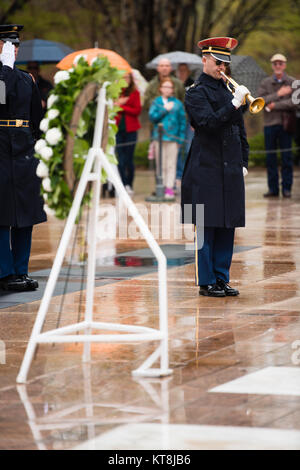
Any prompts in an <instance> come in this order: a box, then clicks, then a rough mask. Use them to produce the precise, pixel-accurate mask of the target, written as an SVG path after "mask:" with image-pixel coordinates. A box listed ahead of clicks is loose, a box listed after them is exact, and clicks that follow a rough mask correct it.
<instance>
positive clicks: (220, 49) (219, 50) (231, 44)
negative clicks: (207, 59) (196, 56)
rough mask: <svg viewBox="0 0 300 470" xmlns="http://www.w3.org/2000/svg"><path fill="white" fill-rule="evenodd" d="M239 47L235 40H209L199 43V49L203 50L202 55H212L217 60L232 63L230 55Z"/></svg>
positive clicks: (226, 38) (225, 38)
mask: <svg viewBox="0 0 300 470" xmlns="http://www.w3.org/2000/svg"><path fill="white" fill-rule="evenodd" d="M237 45H238V41H237V39H234V38H228V37H224V38H208V39H203V41H199V42H198V47H200V49H202V54H211V55H212V56H213V57H214V58H215V59H216V60H222V62H230V61H231V58H230V54H231V51H232V50H233V49H235V48H236V46H237Z"/></svg>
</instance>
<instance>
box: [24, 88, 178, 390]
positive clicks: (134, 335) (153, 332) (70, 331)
mask: <svg viewBox="0 0 300 470" xmlns="http://www.w3.org/2000/svg"><path fill="white" fill-rule="evenodd" d="M107 84H108V83H106V84H104V85H103V86H102V88H101V90H100V92H99V95H98V105H97V114H96V124H95V133H94V139H93V146H92V147H91V148H90V150H89V153H88V157H87V160H86V163H85V166H84V169H83V172H82V175H81V178H80V181H79V184H78V188H77V191H76V195H75V198H74V201H73V204H72V207H71V210H70V213H69V216H68V219H67V222H66V226H65V229H64V233H63V235H62V238H61V241H60V244H59V247H58V250H57V254H56V257H55V260H54V263H53V266H52V269H51V273H50V276H49V279H48V282H47V285H46V289H45V292H44V295H43V298H42V301H41V304H40V308H39V311H38V314H37V318H36V321H35V324H34V327H33V330H32V333H31V336H30V339H29V343H28V345H27V349H26V352H25V355H24V358H23V362H22V365H21V368H20V371H19V374H18V376H17V383H26V380H27V374H28V371H29V368H30V365H31V362H32V359H33V356H34V353H35V350H36V347H37V345H38V344H39V343H78V342H79V343H80V342H82V343H84V351H83V361H84V362H88V361H89V360H90V355H91V351H90V344H91V343H92V342H96V343H103V342H110V343H130V342H138V341H158V342H159V346H158V347H157V348H156V349H155V351H154V352H153V353H152V354H151V355H150V356H149V357H148V358H147V359H146V360H145V361H144V363H143V364H142V365H141V366H140V367H138V369H136V370H134V371H132V374H133V376H136V377H162V376H166V375H170V374H171V373H172V370H171V369H169V359H168V311H167V263H166V257H165V255H164V254H163V252H162V250H161V249H160V247H159V245H158V243H157V242H156V240H155V239H154V237H153V235H152V233H151V232H150V230H149V228H148V226H147V224H146V223H145V221H144V219H143V218H142V217H141V215H140V214H139V212H138V210H137V208H136V206H135V204H134V203H133V202H132V200H131V198H130V197H129V195H128V194H127V192H126V190H125V188H124V186H123V184H122V182H121V180H120V178H119V176H118V175H117V174H116V173H115V171H114V169H113V167H112V166H111V164H110V163H109V161H108V159H107V157H106V155H105V153H104V152H103V149H102V148H101V138H102V132H103V124H104V112H105V106H106V85H107ZM102 167H103V168H104V170H105V171H106V173H107V175H108V176H109V177H110V180H111V182H112V183H113V184H114V186H115V188H116V190H117V192H118V194H119V198H120V199H121V200H122V202H123V203H124V205H125V206H126V207H127V209H128V212H129V214H130V215H131V216H132V218H133V219H134V221H135V222H136V224H137V226H138V228H139V229H140V231H141V233H142V235H143V236H144V238H145V239H146V241H147V242H148V245H149V247H150V248H151V250H152V251H153V253H154V255H155V257H156V258H157V261H158V282H159V329H153V328H148V327H145V326H135V325H134V326H132V325H124V324H115V323H106V322H95V321H93V305H94V290H95V272H96V222H97V209H98V204H99V199H100V189H101V169H102ZM89 182H92V185H93V206H92V215H91V220H90V244H89V248H88V274H87V293H86V306H85V319H84V321H82V322H79V323H76V324H73V325H68V326H65V327H61V328H57V329H54V330H50V331H46V332H44V333H42V332H41V331H42V328H43V325H44V322H45V318H46V315H47V311H48V307H49V303H50V301H51V298H52V295H53V292H54V288H55V285H56V282H57V278H58V275H59V272H60V270H61V266H62V263H63V259H64V256H65V253H66V250H67V247H68V244H69V241H70V238H71V234H72V229H73V227H74V225H75V221H76V217H77V215H78V213H79V210H80V205H81V201H82V199H83V196H84V193H85V189H86V187H87V185H88V184H89ZM92 330H109V331H119V332H120V333H121V334H95V335H94V334H92ZM79 331H84V334H75V333H76V332H79ZM157 360H159V361H160V367H159V368H153V367H152V365H153V364H154V363H155V362H156V361H157Z"/></svg>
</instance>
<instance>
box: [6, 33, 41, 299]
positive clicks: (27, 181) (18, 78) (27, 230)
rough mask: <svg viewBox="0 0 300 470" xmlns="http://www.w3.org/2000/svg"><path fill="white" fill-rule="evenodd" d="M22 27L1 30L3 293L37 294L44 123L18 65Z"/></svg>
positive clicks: (36, 94)
mask: <svg viewBox="0 0 300 470" xmlns="http://www.w3.org/2000/svg"><path fill="white" fill-rule="evenodd" d="M22 28H23V26H22V25H0V81H1V85H2V86H1V91H2V96H1V97H0V98H1V99H0V103H1V104H0V287H1V288H2V289H4V290H12V291H25V290H34V289H36V288H37V287H38V282H37V281H36V280H34V279H31V278H30V277H29V276H28V263H29V257H30V250H31V236H32V226H33V225H35V224H38V223H40V222H44V221H46V214H45V212H44V210H43V199H42V197H41V195H40V181H41V180H40V178H38V176H37V175H36V167H37V165H38V160H37V159H36V158H35V157H34V144H35V139H36V138H37V137H38V133H39V123H40V120H41V117H42V106H41V99H40V95H39V92H38V89H37V86H36V84H35V82H34V80H33V78H32V76H31V75H30V74H29V73H27V72H24V71H21V70H19V69H17V68H16V67H15V65H14V63H15V59H16V57H17V54H18V48H19V44H20V39H19V31H20V30H21V29H22Z"/></svg>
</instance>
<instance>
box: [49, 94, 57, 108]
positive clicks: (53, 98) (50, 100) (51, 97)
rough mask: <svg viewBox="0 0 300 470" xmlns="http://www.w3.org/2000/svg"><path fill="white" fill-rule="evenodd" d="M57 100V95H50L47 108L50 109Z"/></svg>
mask: <svg viewBox="0 0 300 470" xmlns="http://www.w3.org/2000/svg"><path fill="white" fill-rule="evenodd" d="M57 100H58V96H57V95H50V96H49V98H48V99H47V108H48V109H49V108H51V107H52V106H53V105H54V103H55V102H56V101H57Z"/></svg>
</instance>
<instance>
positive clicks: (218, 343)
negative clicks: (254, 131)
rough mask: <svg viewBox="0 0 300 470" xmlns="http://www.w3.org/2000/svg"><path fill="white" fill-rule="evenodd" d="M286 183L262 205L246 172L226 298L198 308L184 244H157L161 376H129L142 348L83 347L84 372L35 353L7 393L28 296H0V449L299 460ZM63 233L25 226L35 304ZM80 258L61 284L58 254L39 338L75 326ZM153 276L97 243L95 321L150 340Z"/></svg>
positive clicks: (294, 213)
mask: <svg viewBox="0 0 300 470" xmlns="http://www.w3.org/2000/svg"><path fill="white" fill-rule="evenodd" d="M151 182H152V178H151V177H149V172H146V171H145V172H138V174H137V181H136V188H135V190H136V191H135V198H136V200H137V202H139V201H144V198H145V196H146V195H148V194H150V193H151V186H150V185H151ZM299 183H300V172H299V171H296V172H295V183H294V189H293V196H292V198H291V199H290V200H283V199H278V200H274V201H266V200H265V199H263V197H262V194H263V192H265V185H266V178H265V174H264V172H259V171H254V170H251V171H250V172H249V175H248V177H247V179H246V185H247V186H246V193H247V226H246V228H243V229H238V230H237V232H236V240H235V242H236V250H235V253H234V256H233V264H232V269H231V283H232V285H233V286H237V287H238V289H239V290H240V292H241V294H240V296H239V297H238V298H224V299H214V298H203V297H200V296H199V295H198V289H197V288H196V287H195V285H194V254H193V251H192V250H186V243H187V240H185V239H182V240H180V241H179V240H178V239H177V240H174V239H172V238H170V239H168V240H165V239H159V240H158V242H159V244H160V245H161V246H162V247H163V250H165V253H166V256H167V259H168V271H167V272H168V326H169V356H170V367H171V368H172V369H173V374H172V375H171V376H170V377H165V378H162V379H158V378H156V379H153V378H152V379H151V378H150V379H136V378H133V377H132V375H131V372H132V370H134V369H136V368H137V367H138V366H139V365H140V364H141V362H143V360H144V359H145V358H146V357H148V355H149V354H151V353H152V352H153V344H151V343H138V342H137V343H132V344H118V343H99V344H96V343H95V344H93V345H92V360H91V362H89V363H87V364H82V350H83V346H82V344H80V343H70V344H54V345H52V344H49V345H46V344H44V345H40V346H39V349H38V353H37V355H36V358H35V360H34V361H33V364H32V367H31V369H30V374H29V381H28V383H27V384H26V385H22V386H18V387H17V386H16V376H17V373H18V371H19V367H20V364H21V361H22V359H23V355H24V352H25V348H26V345H27V341H28V338H29V336H30V333H31V331H32V327H33V324H34V321H35V318H36V313H37V310H38V307H39V305H40V295H41V294H40V291H37V292H36V293H35V294H36V298H34V297H31V295H32V293H25V294H24V295H22V299H20V298H19V299H17V298H14V297H13V296H10V295H7V296H6V297H5V296H4V295H3V296H1V297H0V306H1V309H0V345H2V349H1V347H0V448H1V449H71V448H97V449H133V448H136V449H145V448H153V447H154V448H159V449H174V448H182V449H203V448H204V449H210V448H211V449H220V448H231V449H240V448H241V449H249V448H254V449H255V448H262V449H268V448H270V449H281V448H282V449H299V447H300V445H299V443H300V439H299V432H300V425H299V423H300V409H299V395H300V390H299V394H298V392H297V390H298V386H297V384H298V383H299V382H298V381H299V371H300V369H299V365H300V354H299V351H300V335H299V331H300V276H299V268H300V212H299V207H300V184H299ZM111 203H112V204H114V201H113V200H112V201H111ZM63 225H64V224H63V222H61V221H57V220H55V219H53V218H50V219H49V221H48V223H47V224H41V225H39V226H36V227H35V230H34V239H33V251H32V257H31V264H30V271H31V273H35V275H36V276H37V278H38V279H39V282H40V283H41V291H42V290H43V288H44V286H45V282H46V280H47V277H48V275H49V270H50V268H51V266H52V263H53V259H54V255H55V252H56V249H57V245H58V242H59V240H60V238H61V234H62V229H63ZM188 242H189V243H190V240H188ZM82 246H83V245H82V244H81V245H80V244H78V246H76V250H75V259H74V258H73V261H72V263H71V270H70V271H69V266H68V265H69V262H70V261H71V260H72V257H71V251H72V249H71V246H70V250H69V251H68V256H67V259H66V261H65V264H64V266H63V268H62V270H61V273H60V279H59V283H58V286H57V292H56V294H55V297H54V298H53V299H52V301H51V304H50V306H49V311H48V313H47V317H46V323H45V330H49V329H53V328H55V326H56V324H57V321H58V319H59V321H60V324H61V325H69V324H73V323H74V322H76V321H78V312H79V313H81V312H80V305H81V303H83V304H84V302H85V288H83V289H82V285H81V279H82V278H84V279H85V278H86V272H85V271H84V265H85V262H84V261H85V259H86V258H85V255H86V253H84V251H83V252H82ZM104 248H105V249H106V251H105V249H104ZM155 263H156V261H155V258H154V257H153V255H152V254H151V253H150V250H148V248H147V245H146V243H145V241H144V240H142V239H137V240H130V239H126V240H119V239H117V240H115V241H111V240H110V241H108V242H104V241H103V240H101V242H99V246H98V250H97V263H96V264H97V267H96V271H97V276H96V289H95V303H94V311H93V313H94V318H95V320H96V321H106V322H113V323H119V324H130V325H142V326H149V327H151V328H157V326H158V322H159V319H158V294H157V286H158V282H157V281H158V277H157V266H156V264H155ZM66 280H68V282H69V286H68V289H67V290H66V292H65V295H64V296H63V293H64V283H65V281H66ZM27 294H30V295H29V296H27ZM16 295H19V294H16ZM62 297H64V302H63V309H62V310H63V311H62V312H61V305H62ZM291 369H292V370H291ZM264 371H266V373H264ZM276 377H277V379H276ZM278 377H281V379H278ZM265 378H267V384H265V383H264V379H265ZM254 379H255V380H254ZM276 380H277V381H278V380H281V381H282V383H281V388H280V394H278V393H276ZM274 381H275V382H274ZM289 383H290V384H291V385H290V386H289V385H288V384H289ZM270 384H272V391H268V389H267V388H266V385H270ZM254 385H255V387H258V385H259V387H260V388H255V387H254ZM237 386H239V387H240V388H237ZM242 386H243V388H242ZM218 387H219V388H218ZM222 387H223V388H222ZM292 387H293V388H292ZM216 388H218V392H217V393H216V391H213V390H214V389H216ZM291 391H293V394H291ZM80 446H81V447H80ZM147 446H150V447H147Z"/></svg>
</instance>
